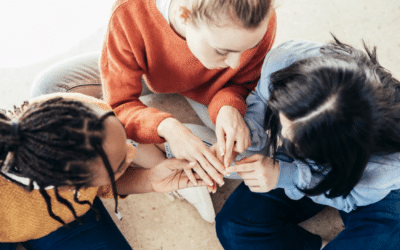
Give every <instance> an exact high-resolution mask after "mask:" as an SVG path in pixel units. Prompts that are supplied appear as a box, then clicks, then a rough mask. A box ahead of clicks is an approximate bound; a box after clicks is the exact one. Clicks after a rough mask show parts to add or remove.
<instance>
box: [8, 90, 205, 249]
mask: <svg viewBox="0 0 400 250" xmlns="http://www.w3.org/2000/svg"><path fill="white" fill-rule="evenodd" d="M132 162H133V163H137V164H140V165H142V166H144V167H145V168H139V167H134V166H133V165H131V163H132ZM187 165H188V164H187V162H186V161H180V160H177V159H168V160H166V159H165V157H164V154H163V153H161V151H160V150H159V149H158V148H157V147H156V146H154V145H139V146H137V147H136V148H135V147H134V146H133V145H132V144H131V143H128V142H127V140H126V132H125V129H124V127H123V125H122V124H121V122H120V121H119V120H118V119H117V118H116V117H115V115H114V113H113V112H112V111H111V107H110V106H109V105H107V104H106V103H104V102H103V101H100V100H98V99H96V98H93V97H89V96H85V95H82V94H60V93H58V94H50V95H44V96H41V97H39V98H37V99H35V100H34V101H32V102H31V103H30V104H28V105H25V107H24V108H23V109H22V111H21V110H20V112H18V114H17V113H13V114H12V113H10V114H3V113H0V174H1V176H0V215H1V223H0V249H1V250H3V249H7V250H9V249H15V247H16V243H15V242H23V245H24V246H25V247H26V248H27V249H36V250H40V249H52V250H54V249H94V248H95V249H107V250H108V249H131V247H130V246H129V244H128V243H127V241H126V240H125V238H124V237H123V235H122V234H121V233H120V232H119V230H118V228H117V227H116V225H115V224H114V223H113V221H112V219H111V217H110V216H109V214H108V213H107V211H106V210H105V208H104V206H103V205H102V203H101V201H100V199H99V198H98V197H97V196H100V197H104V198H112V197H114V198H115V211H116V213H117V214H118V215H119V213H118V212H117V204H118V203H117V202H118V200H117V196H118V195H122V196H126V195H128V194H132V193H144V192H167V191H173V190H176V189H178V187H180V188H185V187H190V186H193V184H192V183H191V182H190V181H189V179H188V178H187V176H185V174H184V173H183V175H182V174H180V172H183V170H182V168H183V167H187ZM200 182H201V183H202V184H201V185H206V183H204V182H202V181H200ZM63 225H64V226H63Z"/></svg>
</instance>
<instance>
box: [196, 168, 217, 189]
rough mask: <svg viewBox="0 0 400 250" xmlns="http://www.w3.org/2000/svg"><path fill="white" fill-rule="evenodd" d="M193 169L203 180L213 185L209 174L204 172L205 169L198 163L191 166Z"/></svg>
mask: <svg viewBox="0 0 400 250" xmlns="http://www.w3.org/2000/svg"><path fill="white" fill-rule="evenodd" d="M193 171H195V172H196V173H197V174H198V175H199V177H200V178H201V179H203V180H204V181H205V182H207V184H208V185H213V184H214V182H213V180H212V178H211V176H209V175H208V174H207V173H206V171H205V170H204V169H203V168H201V167H200V166H199V165H198V164H197V166H196V167H194V168H193Z"/></svg>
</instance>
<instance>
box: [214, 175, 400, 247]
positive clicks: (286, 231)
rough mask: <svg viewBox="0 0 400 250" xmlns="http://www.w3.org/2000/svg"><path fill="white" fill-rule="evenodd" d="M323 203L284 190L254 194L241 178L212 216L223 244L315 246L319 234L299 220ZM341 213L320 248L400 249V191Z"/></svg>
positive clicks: (312, 213) (319, 244) (318, 239)
mask: <svg viewBox="0 0 400 250" xmlns="http://www.w3.org/2000/svg"><path fill="white" fill-rule="evenodd" d="M323 208H324V206H323V205H320V204H316V203H314V202H313V201H312V200H311V199H309V198H307V197H303V198H302V199H300V200H291V199H290V198H288V197H287V196H286V195H285V192H284V190H283V189H275V190H272V191H270V192H268V193H253V192H251V191H250V190H249V189H248V187H247V186H245V185H244V184H243V183H242V184H241V185H240V186H239V187H238V188H237V189H236V190H235V191H234V192H233V194H232V195H231V196H230V197H229V199H228V200H227V201H226V203H225V205H224V206H223V208H222V210H221V211H220V212H219V214H218V215H217V217H216V231H217V236H218V238H219V240H220V242H221V244H222V246H223V247H224V248H225V249H246V250H247V249H249V250H250V249H257V250H258V249H268V250H275V249H282V250H291V249H296V250H302V249H309V250H314V249H315V250H317V249H320V248H321V238H320V236H318V235H315V234H312V233H310V232H308V231H306V230H305V229H303V228H301V227H300V226H298V225H297V224H298V223H300V222H302V221H304V220H307V219H308V218H311V217H312V216H314V215H315V214H317V213H318V212H320V211H321V210H322V209H323ZM339 212H340V216H341V217H342V220H343V222H344V225H345V229H344V230H343V231H342V232H341V233H340V234H339V235H338V236H337V237H336V238H335V239H334V240H333V241H331V242H330V243H329V244H328V245H327V246H326V247H325V248H324V250H333V249H335V250H337V249H352V250H358V249H360V250H361V249H362V250H379V249H384V250H395V249H400V228H399V221H400V192H399V190H394V191H392V192H391V193H390V194H389V195H388V196H386V198H385V199H383V200H381V201H379V202H377V203H375V204H371V205H369V206H364V207H358V208H357V209H356V210H354V211H352V212H350V213H345V212H341V211H339Z"/></svg>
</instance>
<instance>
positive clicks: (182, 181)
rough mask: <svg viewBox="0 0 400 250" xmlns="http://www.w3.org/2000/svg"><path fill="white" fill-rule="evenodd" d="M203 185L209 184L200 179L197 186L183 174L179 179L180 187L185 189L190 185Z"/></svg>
mask: <svg viewBox="0 0 400 250" xmlns="http://www.w3.org/2000/svg"><path fill="white" fill-rule="evenodd" d="M202 186H207V187H209V185H208V184H207V183H206V182H205V181H203V180H198V182H197V185H196V186H195V185H194V184H193V182H191V181H190V180H189V178H188V177H187V176H182V177H181V179H180V180H179V189H184V188H189V187H202Z"/></svg>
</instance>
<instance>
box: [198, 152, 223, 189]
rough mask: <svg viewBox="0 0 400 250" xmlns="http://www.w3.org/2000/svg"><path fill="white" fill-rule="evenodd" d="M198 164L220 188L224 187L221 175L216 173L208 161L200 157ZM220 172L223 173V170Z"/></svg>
mask: <svg viewBox="0 0 400 250" xmlns="http://www.w3.org/2000/svg"><path fill="white" fill-rule="evenodd" d="M198 162H199V163H200V166H201V167H202V168H203V169H204V170H205V171H206V172H207V174H208V175H209V176H210V177H211V178H212V179H213V180H215V181H216V182H217V183H218V184H219V185H220V186H222V185H224V179H223V174H220V173H218V171H217V170H216V169H215V168H214V167H213V166H212V165H211V164H210V163H209V161H207V160H206V159H205V158H204V157H202V158H201V159H199V160H198ZM222 172H223V173H224V172H225V170H224V171H222Z"/></svg>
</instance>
